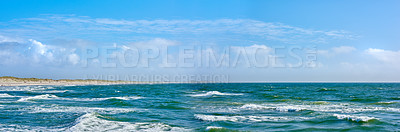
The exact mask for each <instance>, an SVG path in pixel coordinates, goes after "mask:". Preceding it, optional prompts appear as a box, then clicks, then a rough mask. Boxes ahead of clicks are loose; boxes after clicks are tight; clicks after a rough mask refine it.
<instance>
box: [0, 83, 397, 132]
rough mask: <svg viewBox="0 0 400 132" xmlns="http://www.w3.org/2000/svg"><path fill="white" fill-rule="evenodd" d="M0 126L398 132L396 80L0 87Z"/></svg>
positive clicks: (6, 128) (2, 128)
mask: <svg viewBox="0 0 400 132" xmlns="http://www.w3.org/2000/svg"><path fill="white" fill-rule="evenodd" d="M0 131H400V84H399V83H226V84H153V85H151V84H137V85H107V86H18V87H0Z"/></svg>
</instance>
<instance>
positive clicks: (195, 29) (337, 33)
mask: <svg viewBox="0 0 400 132" xmlns="http://www.w3.org/2000/svg"><path fill="white" fill-rule="evenodd" d="M13 24H16V25H21V27H22V29H23V30H18V29H11V30H12V31H14V32H15V31H21V32H24V33H26V34H30V35H32V34H33V33H35V32H36V33H37V32H39V31H40V33H42V34H43V33H45V32H46V31H48V32H49V35H54V32H60V33H62V34H64V33H70V32H74V33H75V34H80V33H81V34H88V33H93V32H94V33H99V32H98V31H107V32H101V33H105V34H107V33H108V32H109V31H110V32H112V33H113V34H115V33H140V34H143V33H145V34H196V35H198V34H205V35H208V34H213V33H215V34H239V35H251V36H257V37H261V38H262V39H268V40H275V41H282V42H288V43H293V42H299V41H303V42H304V41H306V42H315V43H320V42H325V41H327V40H329V39H352V38H355V36H354V35H352V34H351V33H349V32H347V31H342V30H333V31H321V30H313V29H305V28H300V27H294V26H290V25H285V24H281V23H271V22H263V21H258V20H252V19H215V20H121V19H107V18H90V17H80V16H60V15H50V16H43V17H40V18H30V19H19V20H15V21H13ZM76 31H79V32H76Z"/></svg>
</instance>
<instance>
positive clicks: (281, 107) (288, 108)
mask: <svg viewBox="0 0 400 132" xmlns="http://www.w3.org/2000/svg"><path fill="white" fill-rule="evenodd" d="M239 110H277V111H281V112H296V111H303V110H311V111H318V112H340V113H358V112H370V111H391V112H400V109H399V108H390V107H374V106H363V105H356V104H341V103H339V104H329V105H308V104H301V105H300V104H245V105H243V106H241V107H240V108H239Z"/></svg>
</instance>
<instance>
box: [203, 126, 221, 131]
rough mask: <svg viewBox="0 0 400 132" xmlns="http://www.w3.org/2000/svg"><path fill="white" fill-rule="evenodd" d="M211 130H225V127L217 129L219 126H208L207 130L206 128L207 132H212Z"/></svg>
mask: <svg viewBox="0 0 400 132" xmlns="http://www.w3.org/2000/svg"><path fill="white" fill-rule="evenodd" d="M211 129H224V128H223V127H217V126H208V127H207V128H206V131H209V130H211Z"/></svg>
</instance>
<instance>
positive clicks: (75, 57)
mask: <svg viewBox="0 0 400 132" xmlns="http://www.w3.org/2000/svg"><path fill="white" fill-rule="evenodd" d="M79 60H80V58H79V56H78V55H77V54H70V55H69V56H68V61H69V62H70V63H72V64H73V65H76V64H78V63H79Z"/></svg>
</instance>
